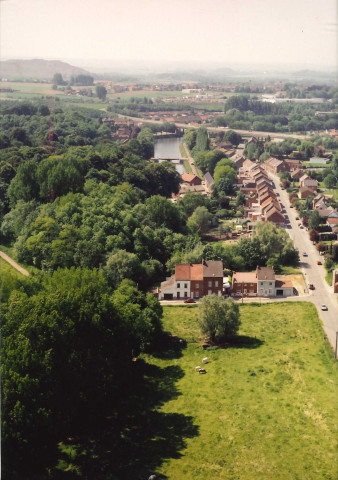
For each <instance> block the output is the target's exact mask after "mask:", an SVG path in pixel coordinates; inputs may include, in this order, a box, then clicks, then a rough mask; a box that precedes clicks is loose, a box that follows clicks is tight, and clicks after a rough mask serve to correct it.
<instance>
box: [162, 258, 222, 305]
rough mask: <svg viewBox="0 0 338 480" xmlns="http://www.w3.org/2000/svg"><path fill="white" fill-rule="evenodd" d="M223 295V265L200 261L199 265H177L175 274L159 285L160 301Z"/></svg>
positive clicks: (217, 262)
mask: <svg viewBox="0 0 338 480" xmlns="http://www.w3.org/2000/svg"><path fill="white" fill-rule="evenodd" d="M222 293H223V263H222V262H221V261H218V260H202V263H201V264H196V263H190V264H177V265H175V274H174V275H173V276H172V277H170V278H168V279H167V280H166V281H164V282H162V283H161V292H160V300H173V299H184V298H199V297H204V296H205V295H213V294H215V295H218V296H221V295H222Z"/></svg>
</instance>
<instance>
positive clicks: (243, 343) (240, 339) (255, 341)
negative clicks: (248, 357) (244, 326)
mask: <svg viewBox="0 0 338 480" xmlns="http://www.w3.org/2000/svg"><path fill="white" fill-rule="evenodd" d="M263 344H264V340H260V339H259V338H256V337H249V336H248V335H237V336H236V337H234V338H233V339H231V341H230V342H229V344H228V347H230V348H248V349H251V348H258V347H260V346H261V345H263Z"/></svg>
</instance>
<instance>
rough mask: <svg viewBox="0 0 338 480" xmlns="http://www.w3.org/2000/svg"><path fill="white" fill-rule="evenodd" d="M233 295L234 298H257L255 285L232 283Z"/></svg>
mask: <svg viewBox="0 0 338 480" xmlns="http://www.w3.org/2000/svg"><path fill="white" fill-rule="evenodd" d="M232 291H233V294H234V295H235V296H236V297H241V296H242V295H243V297H256V296H257V283H246V282H244V283H236V282H235V283H233V286H232Z"/></svg>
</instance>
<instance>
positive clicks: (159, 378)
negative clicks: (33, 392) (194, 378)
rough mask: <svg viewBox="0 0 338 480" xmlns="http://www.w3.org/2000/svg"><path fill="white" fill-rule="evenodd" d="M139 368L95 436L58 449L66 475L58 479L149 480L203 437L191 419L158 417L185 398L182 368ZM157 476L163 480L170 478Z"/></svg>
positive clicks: (140, 364) (144, 365)
mask: <svg viewBox="0 0 338 480" xmlns="http://www.w3.org/2000/svg"><path fill="white" fill-rule="evenodd" d="M134 363H135V365H133V368H132V371H131V373H130V378H126V379H125V386H124V388H123V390H122V391H121V401H120V402H118V405H111V406H110V408H109V407H108V409H107V411H106V412H105V413H102V414H101V418H100V419H98V422H97V425H96V429H95V432H93V431H91V432H90V433H87V435H83V436H82V438H81V439H79V438H78V439H77V441H76V444H74V443H72V442H69V443H67V442H66V443H63V445H62V446H61V447H60V448H59V449H60V451H61V452H62V454H61V458H60V461H59V468H61V469H62V470H63V471H62V472H60V474H59V475H57V476H56V477H55V478H60V479H64V478H65V479H72V480H73V478H74V479H75V478H79V477H80V478H83V479H86V478H88V479H92V478H95V479H97V480H147V479H148V478H149V476H150V475H152V474H154V473H156V469H157V468H158V467H160V466H161V465H162V463H163V461H164V460H165V459H169V458H180V457H181V456H182V453H181V452H182V450H184V448H185V447H186V439H187V438H193V437H195V436H197V435H198V434H199V429H198V426H197V425H194V422H193V418H192V417H191V416H187V415H183V414H179V413H165V412H161V411H159V409H160V407H161V406H162V405H164V404H165V403H166V402H168V401H169V400H172V399H175V398H176V397H177V396H178V395H180V393H179V392H178V390H177V388H176V386H175V383H176V382H177V381H178V380H179V379H180V378H182V377H183V376H184V372H183V370H182V369H181V368H180V367H179V366H177V365H170V366H168V367H166V368H160V367H158V366H156V365H152V364H148V363H146V362H144V361H142V360H141V361H138V362H134ZM72 447H73V450H72V454H69V453H68V452H69V451H71V450H70V448H72ZM74 449H75V451H76V454H75V455H74ZM72 471H73V473H72ZM77 475H78V476H77ZM156 475H157V477H156V478H158V479H159V480H160V479H162V480H165V479H167V478H168V477H167V476H165V475H162V476H161V475H158V474H156Z"/></svg>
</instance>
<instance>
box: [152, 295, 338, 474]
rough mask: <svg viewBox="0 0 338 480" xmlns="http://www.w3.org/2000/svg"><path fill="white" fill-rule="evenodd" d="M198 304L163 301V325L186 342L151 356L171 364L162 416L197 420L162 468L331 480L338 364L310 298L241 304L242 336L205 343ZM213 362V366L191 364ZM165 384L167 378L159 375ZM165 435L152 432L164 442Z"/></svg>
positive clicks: (154, 362)
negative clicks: (210, 344)
mask: <svg viewBox="0 0 338 480" xmlns="http://www.w3.org/2000/svg"><path fill="white" fill-rule="evenodd" d="M197 308H198V307H197V306H185V307H176V306H172V307H164V327H165V330H166V331H168V332H170V333H171V334H172V335H176V336H178V337H180V338H182V339H184V340H186V342H187V344H186V346H185V347H184V348H182V349H179V350H177V349H174V350H168V351H166V352H164V353H162V354H159V355H157V356H155V355H147V356H145V357H144V359H145V360H146V361H147V363H148V364H151V365H153V366H154V367H155V366H156V367H157V368H158V367H159V368H160V369H162V371H163V372H164V374H163V375H164V376H165V372H168V375H169V372H172V371H173V369H174V370H175V376H174V381H173V382H172V380H173V379H172V378H171V379H169V378H168V379H167V380H168V385H169V384H170V385H172V387H171V388H172V392H171V395H169V396H168V401H167V402H165V403H163V404H162V405H161V406H160V407H158V411H159V412H161V414H164V415H167V416H170V415H171V416H172V415H180V416H181V417H180V418H186V419H187V422H188V421H189V422H191V426H190V428H189V429H188V430H187V432H186V434H185V432H184V430H183V432H181V433H182V438H180V443H179V445H180V450H179V452H178V453H177V454H176V455H174V456H173V455H167V456H166V455H165V452H163V455H162V463H161V465H160V466H158V467H157V470H156V473H157V474H158V475H160V478H168V479H172V480H180V479H182V480H183V479H185V480H189V479H191V480H192V479H193V480H206V479H210V480H221V479H222V480H223V479H224V480H225V479H226V480H230V479H231V480H235V479H236V480H295V479H299V480H303V479H306V480H319V479H326V480H329V479H330V480H334V479H336V478H338V476H337V473H338V470H337V465H338V464H337V439H338V435H337V425H338V410H337V398H338V383H337V377H338V375H337V363H336V362H335V360H334V358H333V352H332V351H331V349H330V347H329V345H328V343H327V341H326V339H325V337H324V334H323V330H322V328H321V325H320V321H319V318H318V316H317V312H316V310H315V307H314V306H313V305H312V304H310V303H301V302H297V303H273V304H262V305H259V304H244V305H241V306H240V312H241V320H242V324H241V327H240V331H239V334H238V338H237V339H236V340H235V342H234V343H232V344H229V345H226V346H224V347H223V348H218V347H208V348H207V349H206V350H205V349H204V347H203V339H202V338H201V337H200V333H199V330H198V328H197V326H196V320H195V318H196V313H197ZM205 356H208V357H209V359H210V361H209V363H208V364H207V365H206V366H205V368H206V370H207V373H206V374H199V373H197V372H196V371H195V366H197V365H202V358H203V357H205ZM163 381H164V382H165V378H164V379H162V382H163ZM163 440H164V439H159V438H153V442H154V445H155V444H156V442H160V443H162V441H163Z"/></svg>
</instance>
